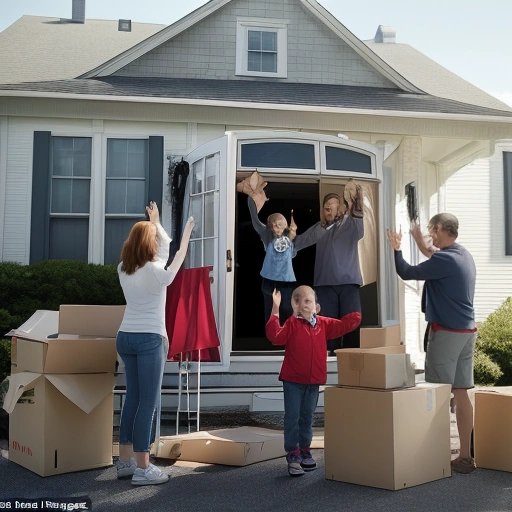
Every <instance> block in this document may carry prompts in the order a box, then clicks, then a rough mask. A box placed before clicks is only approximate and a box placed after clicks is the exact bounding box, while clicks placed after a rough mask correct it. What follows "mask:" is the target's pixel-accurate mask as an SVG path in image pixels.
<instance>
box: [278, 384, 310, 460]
mask: <svg viewBox="0 0 512 512" xmlns="http://www.w3.org/2000/svg"><path fill="white" fill-rule="evenodd" d="M283 392H284V449H285V451H286V452H293V451H294V450H297V449H298V448H300V449H305V448H309V447H310V446H311V440H312V439H313V415H314V413H315V409H316V406H317V403H318V392H319V386H318V384H297V383H295V382H288V381H286V380H283Z"/></svg>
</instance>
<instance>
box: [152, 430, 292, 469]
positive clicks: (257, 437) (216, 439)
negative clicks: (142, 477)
mask: <svg viewBox="0 0 512 512" xmlns="http://www.w3.org/2000/svg"><path fill="white" fill-rule="evenodd" d="M177 442H181V456H180V460H187V461H191V462H204V463H209V464H225V465H227V466H246V465H248V464H254V463H255V462H261V461H263V460H269V459H275V458H277V457H283V456H284V455H285V451H284V446H283V442H284V441H283V432H281V431H277V430H271V429H266V428H257V427H239V428H228V429H221V430H211V431H209V432H193V433H192V434H186V435H178V436H167V437H161V438H160V445H159V447H158V451H157V453H156V454H155V455H157V456H158V457H162V458H175V456H174V455H173V454H172V453H170V452H171V450H175V446H176V443H177Z"/></svg>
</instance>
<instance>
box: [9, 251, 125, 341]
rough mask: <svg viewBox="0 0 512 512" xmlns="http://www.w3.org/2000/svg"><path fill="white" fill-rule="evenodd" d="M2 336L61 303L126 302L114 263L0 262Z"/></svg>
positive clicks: (63, 261) (100, 303)
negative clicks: (32, 316) (31, 263)
mask: <svg viewBox="0 0 512 512" xmlns="http://www.w3.org/2000/svg"><path fill="white" fill-rule="evenodd" d="M0 290H2V293H1V294H0V337H1V336H3V335H4V334H5V333H6V332H8V331H9V330H11V329H13V328H15V327H18V326H20V325H21V324H22V323H23V322H25V321H26V320H27V319H28V318H30V316H31V315H32V314H33V313H34V311H36V310H37V309H51V310H58V309H59V305H60V304H99V305H108V304H124V303H125V301H124V297H123V292H122V290H121V286H120V284H119V280H118V277H117V271H116V267H115V266H114V265H93V264H88V263H83V262H79V261H67V260H49V261H42V262H40V263H35V264H34V265H20V264H18V263H0Z"/></svg>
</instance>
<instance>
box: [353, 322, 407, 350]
mask: <svg viewBox="0 0 512 512" xmlns="http://www.w3.org/2000/svg"><path fill="white" fill-rule="evenodd" d="M402 344H403V343H402V339H401V334H400V324H390V325H385V326H383V327H361V329H360V331H359V346H360V348H377V347H389V346H396V345H402Z"/></svg>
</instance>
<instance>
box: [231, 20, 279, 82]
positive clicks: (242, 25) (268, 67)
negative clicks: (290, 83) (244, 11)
mask: <svg viewBox="0 0 512 512" xmlns="http://www.w3.org/2000/svg"><path fill="white" fill-rule="evenodd" d="M236 74H237V75H241V76H261V77H275V78H286V76H287V22H286V21H283V20H272V21H269V20H265V19H259V18H238V20H237V35H236Z"/></svg>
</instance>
